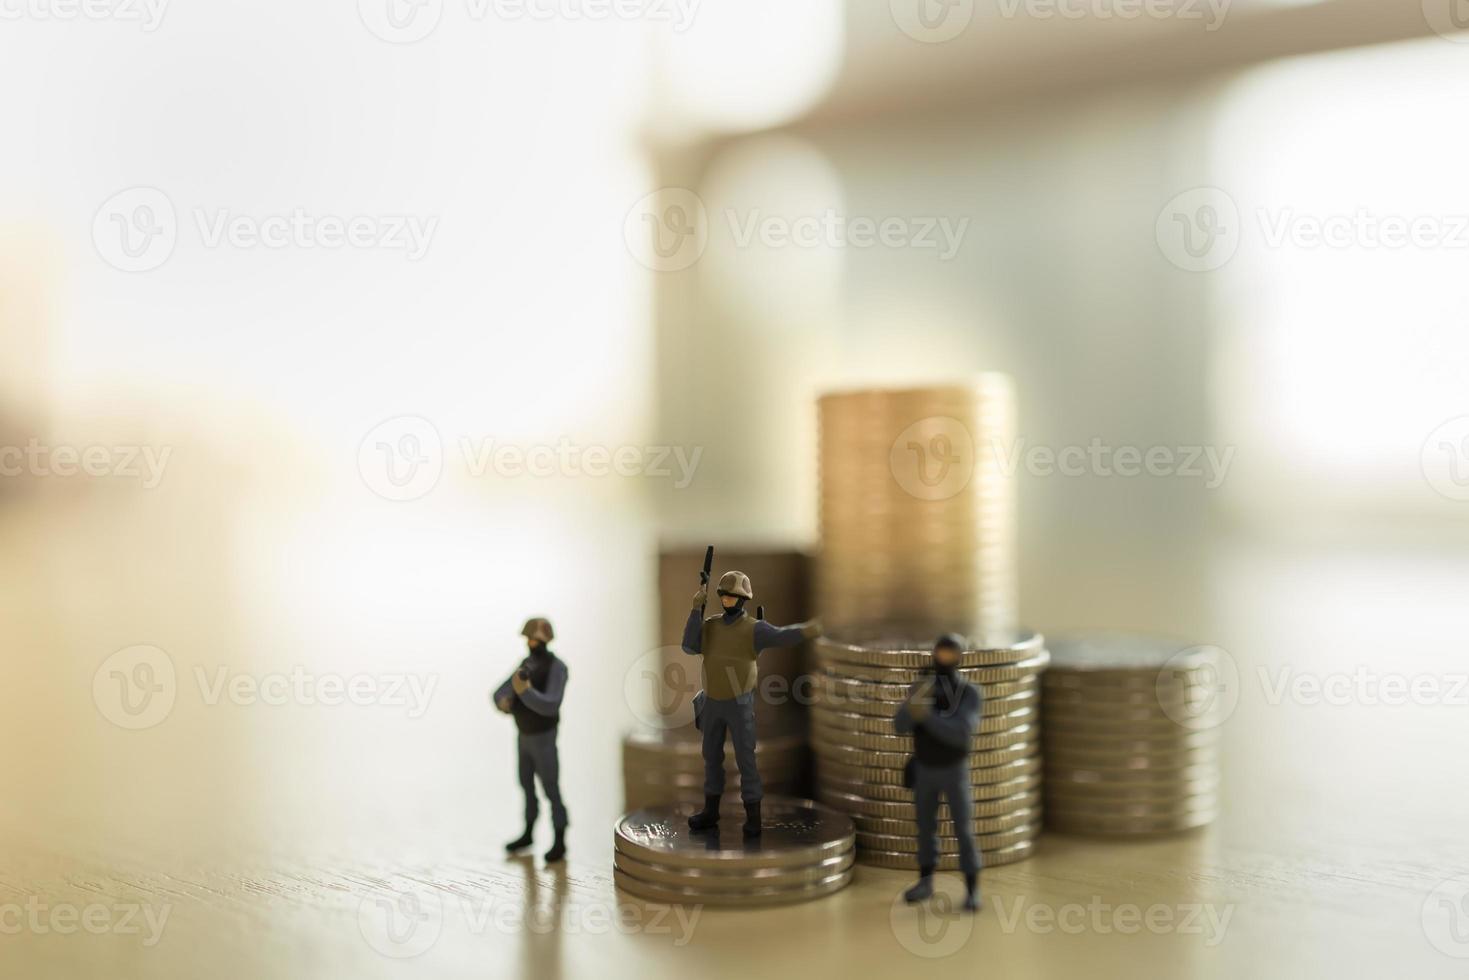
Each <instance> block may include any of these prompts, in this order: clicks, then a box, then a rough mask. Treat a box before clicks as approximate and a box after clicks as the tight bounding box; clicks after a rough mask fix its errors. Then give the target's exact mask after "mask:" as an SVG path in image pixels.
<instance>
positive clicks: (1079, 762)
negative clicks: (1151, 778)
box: [1045, 745, 1219, 771]
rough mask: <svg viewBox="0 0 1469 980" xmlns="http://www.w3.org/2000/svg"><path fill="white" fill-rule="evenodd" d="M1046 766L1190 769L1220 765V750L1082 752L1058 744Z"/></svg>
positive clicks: (1204, 747)
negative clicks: (1062, 747)
mask: <svg viewBox="0 0 1469 980" xmlns="http://www.w3.org/2000/svg"><path fill="white" fill-rule="evenodd" d="M1045 756H1046V765H1047V766H1048V767H1049V766H1054V767H1056V768H1057V769H1077V770H1088V769H1097V770H1102V771H1111V770H1117V769H1186V768H1188V767H1190V766H1198V765H1210V766H1212V765H1217V764H1218V762H1219V751H1218V749H1216V748H1215V747H1214V746H1212V745H1202V746H1199V747H1197V748H1192V749H1189V748H1185V749H1179V750H1178V751H1176V752H1162V751H1154V752H1129V753H1122V752H1106V751H1102V752H1078V751H1072V750H1064V749H1059V748H1056V747H1054V746H1050V747H1047V748H1046V750H1045Z"/></svg>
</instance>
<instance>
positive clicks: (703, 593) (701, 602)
mask: <svg viewBox="0 0 1469 980" xmlns="http://www.w3.org/2000/svg"><path fill="white" fill-rule="evenodd" d="M708 602H709V587H708V586H707V585H706V586H704V587H703V588H702V589H700V590H699V591H698V592H695V593H694V605H693V607H692V608H694V609H703V608H704V606H705V605H707V604H708Z"/></svg>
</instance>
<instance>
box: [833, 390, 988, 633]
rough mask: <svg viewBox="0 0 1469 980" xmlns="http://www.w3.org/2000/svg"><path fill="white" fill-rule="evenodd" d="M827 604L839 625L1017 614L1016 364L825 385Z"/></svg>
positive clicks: (874, 628) (898, 628)
mask: <svg viewBox="0 0 1469 980" xmlns="http://www.w3.org/2000/svg"><path fill="white" fill-rule="evenodd" d="M818 414H819V425H820V453H819V456H820V463H819V465H820V474H819V476H820V493H821V496H820V532H821V553H820V556H819V559H818V562H817V569H816V572H817V574H816V604H815V605H816V609H817V611H818V612H819V614H820V615H821V616H822V618H823V620H824V622H825V623H826V626H827V629H828V630H829V631H830V632H832V633H834V634H835V635H838V636H848V637H851V636H858V635H863V634H870V633H873V632H877V633H881V634H882V635H885V636H904V637H908V636H912V637H925V636H928V635H929V634H930V633H934V632H938V631H949V630H952V631H957V632H960V633H964V634H966V635H976V636H977V635H979V634H983V633H986V632H991V631H997V632H1002V633H1003V632H1006V631H1013V630H1014V629H1016V627H1017V623H1016V619H1017V609H1016V603H1017V599H1016V558H1015V480H1014V473H1013V472H1012V471H1010V469H1011V468H1010V467H1009V465H1008V464H1009V453H1010V451H1011V449H1012V447H1013V446H1014V440H1015V396H1014V391H1013V388H1012V385H1011V383H1010V380H1009V378H1008V377H1006V376H1005V375H1002V374H982V375H979V376H977V377H976V378H975V379H974V380H972V381H970V382H967V383H962V384H951V385H939V386H933V387H924V388H907V389H863V390H858V391H845V392H838V393H833V394H828V395H825V396H823V397H822V398H821V399H820V402H819V406H818Z"/></svg>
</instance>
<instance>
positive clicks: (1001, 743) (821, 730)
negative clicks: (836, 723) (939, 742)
mask: <svg viewBox="0 0 1469 980" xmlns="http://www.w3.org/2000/svg"><path fill="white" fill-rule="evenodd" d="M1039 734H1040V733H1039V732H1038V731H1037V730H1036V726H1035V725H1017V726H1015V727H1014V728H1010V729H1007V730H1006V731H1003V732H995V733H993V734H984V733H981V732H976V733H975V734H974V735H973V736H971V738H970V739H969V748H970V749H971V750H973V751H975V752H982V751H987V750H990V749H1003V748H1007V747H1009V746H1011V745H1015V744H1016V743H1018V742H1029V741H1034V740H1035V739H1036V736H1037V735H1039ZM817 742H820V743H822V744H824V745H828V746H840V747H843V748H854V749H874V750H877V751H887V752H903V753H906V754H909V755H911V754H912V753H913V736H912V735H898V734H875V733H872V732H852V731H846V730H844V729H841V728H836V727H833V726H831V725H827V724H824V723H822V722H818V721H813V723H812V725H811V744H812V745H815V744H816V743H817Z"/></svg>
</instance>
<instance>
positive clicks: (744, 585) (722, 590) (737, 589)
mask: <svg viewBox="0 0 1469 980" xmlns="http://www.w3.org/2000/svg"><path fill="white" fill-rule="evenodd" d="M719 594H720V595H737V596H739V597H741V598H742V599H753V598H755V593H754V592H753V591H752V590H751V589H750V576H748V575H746V574H745V573H744V572H725V573H724V574H723V575H721V576H720V577H719Z"/></svg>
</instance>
